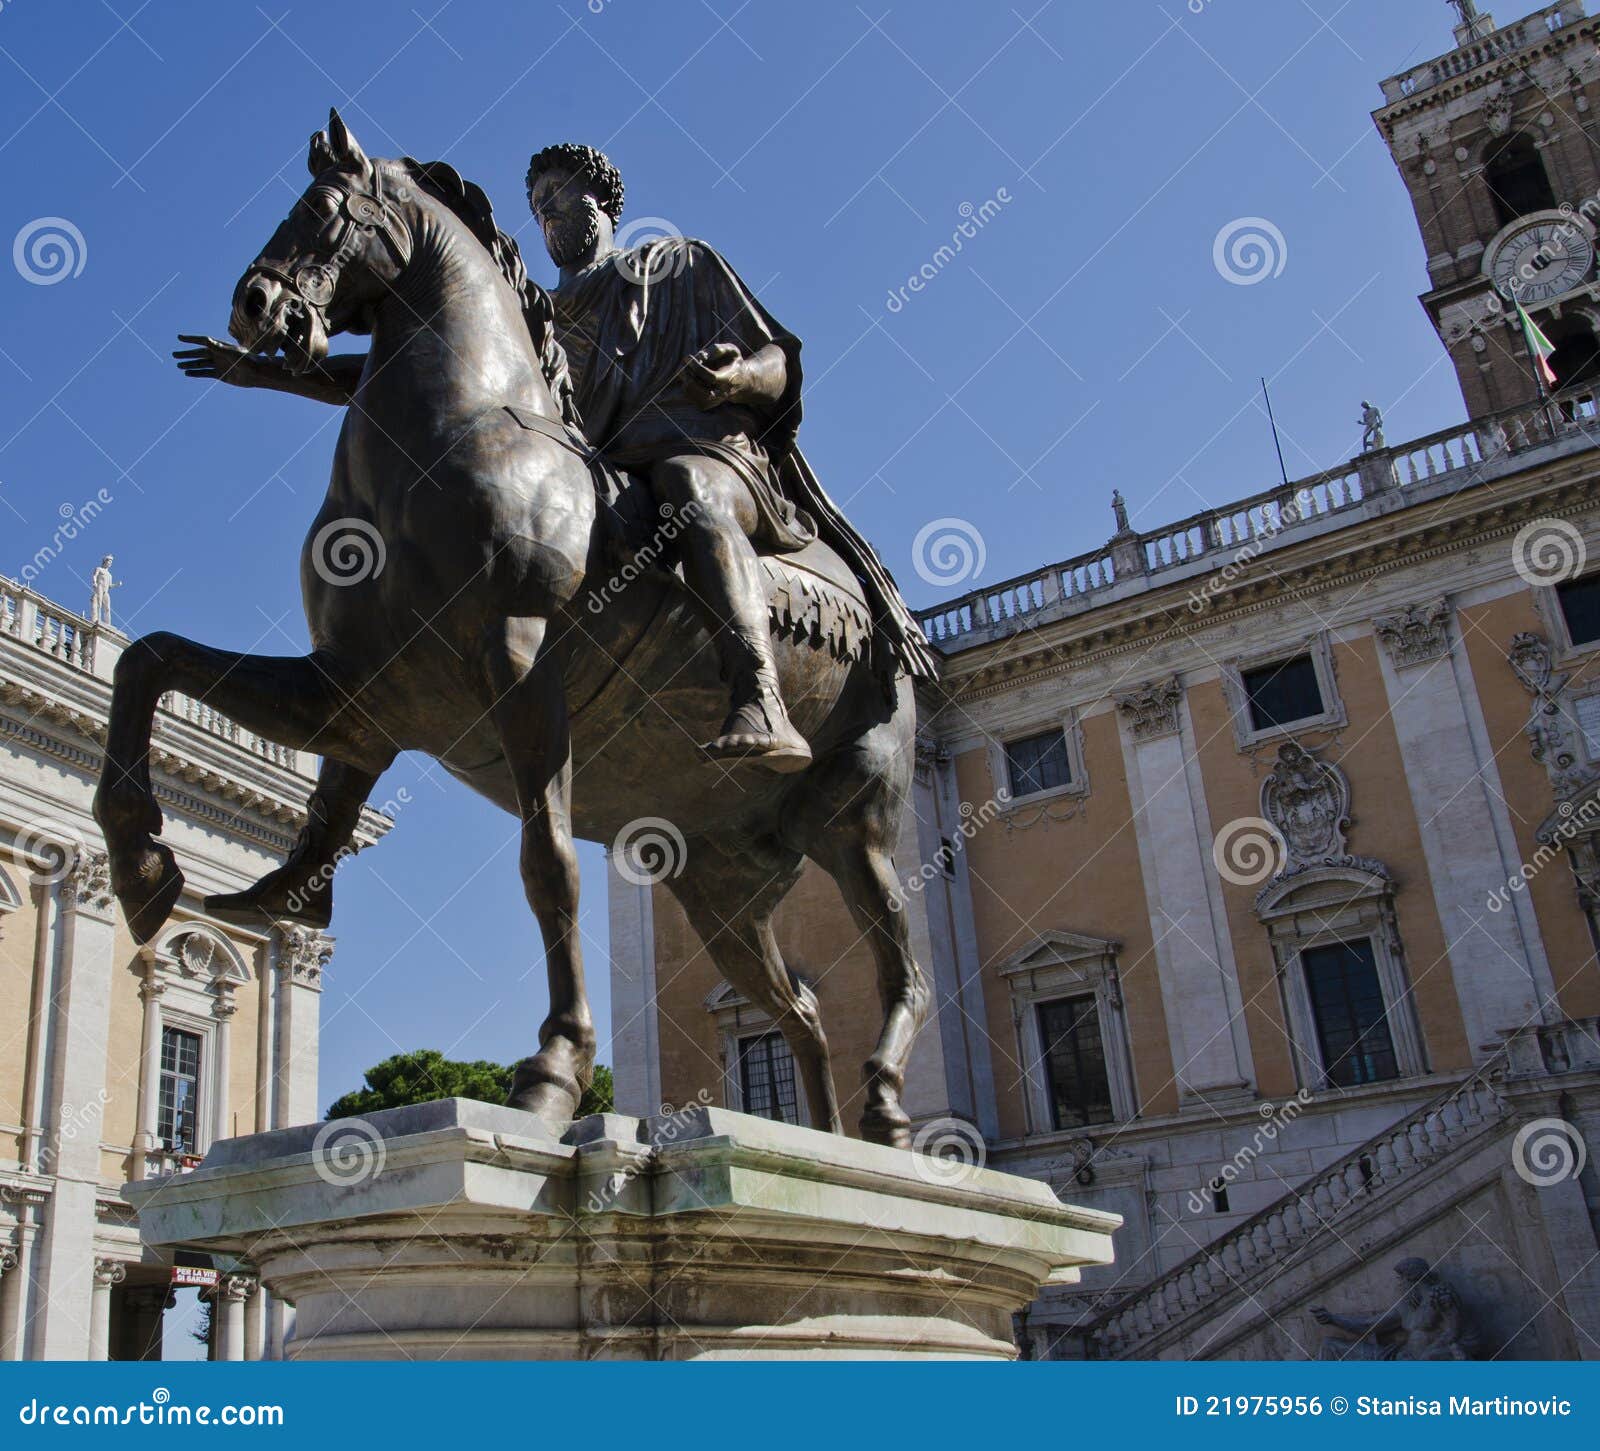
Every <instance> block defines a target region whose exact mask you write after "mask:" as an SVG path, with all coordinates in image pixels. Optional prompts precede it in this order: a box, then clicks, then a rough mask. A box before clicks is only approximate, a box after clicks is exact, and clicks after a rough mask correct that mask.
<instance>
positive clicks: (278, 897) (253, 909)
mask: <svg viewBox="0 0 1600 1451" xmlns="http://www.w3.org/2000/svg"><path fill="white" fill-rule="evenodd" d="M280 871H281V868H280ZM278 875H279V873H278V872H273V873H271V874H270V875H269V876H265V877H263V878H262V879H261V880H260V881H259V882H257V883H256V884H255V885H254V886H253V887H247V888H245V890H244V891H242V892H220V893H218V894H217V895H216V896H214V897H207V898H206V901H205V908H206V912H207V914H208V915H209V916H212V917H216V918H217V919H219V920H220V921H223V922H232V923H234V924H235V925H236V926H239V927H260V926H261V925H262V924H263V923H268V924H270V923H273V922H294V923H298V924H299V925H300V926H302V927H313V928H316V929H317V930H318V931H319V932H320V931H322V930H323V929H324V928H326V927H327V926H328V925H329V923H331V922H332V921H333V888H332V886H331V884H329V883H326V882H324V883H320V884H315V885H313V884H312V883H310V882H294V883H291V882H289V881H288V880H287V878H285V879H284V880H282V881H279V880H275V879H276V878H277V877H278Z"/></svg>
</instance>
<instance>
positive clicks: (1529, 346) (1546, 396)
mask: <svg viewBox="0 0 1600 1451" xmlns="http://www.w3.org/2000/svg"><path fill="white" fill-rule="evenodd" d="M1513 301H1514V302H1515V303H1516V308H1517V331H1518V332H1519V333H1521V334H1522V346H1523V350H1524V351H1525V352H1526V353H1527V355H1528V364H1529V366H1530V367H1531V368H1532V369H1533V386H1534V387H1535V388H1537V389H1538V390H1539V407H1540V411H1541V412H1542V413H1543V414H1544V426H1545V427H1546V428H1547V429H1549V430H1550V437H1551V438H1552V439H1553V438H1554V437H1555V436H1556V421H1555V419H1554V417H1552V416H1551V413H1550V390H1549V388H1547V387H1546V386H1545V381H1544V373H1543V371H1542V370H1541V369H1540V367H1539V354H1538V353H1537V352H1536V351H1535V350H1534V346H1533V338H1532V336H1531V334H1530V333H1529V331H1528V328H1529V325H1530V324H1532V323H1533V319H1532V318H1531V317H1529V316H1528V310H1527V308H1525V307H1524V306H1523V305H1522V300H1521V298H1514V299H1513ZM1546 366H1548V364H1547V365H1546Z"/></svg>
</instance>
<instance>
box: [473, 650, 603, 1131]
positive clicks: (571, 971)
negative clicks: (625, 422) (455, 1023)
mask: <svg viewBox="0 0 1600 1451" xmlns="http://www.w3.org/2000/svg"><path fill="white" fill-rule="evenodd" d="M544 633H545V623H544V621H543V620H526V619H524V620H511V621H508V622H507V623H506V624H505V626H504V627H503V632H502V631H499V630H497V632H496V634H497V638H496V639H495V640H494V641H493V642H491V644H490V646H489V656H490V658H489V677H490V687H491V689H492V690H493V692H494V701H495V703H494V705H493V707H492V714H493V717H494V721H495V726H496V728H497V730H498V731H499V735H500V744H501V748H502V749H503V750H504V751H505V756H506V763H507V765H508V766H509V767H510V770H511V774H512V779H513V781H514V783H515V786H516V792H517V805H518V810H519V812H520V814H521V817H522V856H521V862H520V866H521V870H522V885H523V890H524V891H526V893H527V895H528V905H529V906H531V907H532V908H533V914H534V916H535V917H537V918H538V921H539V932H540V935H541V936H542V937H543V939H544V955H545V970H546V973H547V974H548V977H549V983H550V1012H549V1015H548V1016H547V1017H546V1018H545V1020H544V1022H543V1023H542V1024H541V1025H540V1027H539V1051H538V1052H537V1053H536V1054H534V1055H533V1057H531V1058H524V1059H523V1060H522V1061H521V1062H520V1063H518V1064H517V1066H516V1071H515V1074H514V1075H513V1077H512V1081H511V1092H510V1094H509V1095H508V1097H507V1099H506V1102H507V1103H509V1104H510V1105H511V1107H513V1108H521V1109H526V1110H527V1111H528V1112H530V1113H536V1114H538V1115H539V1116H540V1117H541V1118H542V1119H544V1120H545V1122H546V1123H547V1124H549V1125H550V1126H551V1127H552V1128H556V1129H560V1128H562V1127H564V1126H565V1125H566V1124H567V1123H569V1122H570V1121H571V1120H572V1118H573V1115H574V1114H575V1113H576V1112H577V1109H578V1104H579V1102H580V1101H581V1099H582V1098H583V1092H584V1090H585V1089H586V1088H588V1086H589V1085H590V1083H591V1082H593V1080H594V1053H595V1036H594V1021H593V1019H592V1018H591V1017H590V1015H589V999H588V994H587V992H586V991H585V989H584V981H583V953H582V949H581V946H580V944H579V937H578V854H577V852H576V850H575V849H574V848H573V844H572V816H571V810H572V743H571V735H570V732H569V729H568V723H567V699H566V693H565V691H564V689H563V687H562V681H561V672H560V667H559V662H558V661H557V660H556V659H555V658H554V657H553V656H550V655H545V654H541V653H540V646H541V645H542V644H543V641H544Z"/></svg>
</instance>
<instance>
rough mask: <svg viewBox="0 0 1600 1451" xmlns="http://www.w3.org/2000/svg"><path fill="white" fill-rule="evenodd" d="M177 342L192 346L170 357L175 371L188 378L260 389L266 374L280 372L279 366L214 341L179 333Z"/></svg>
mask: <svg viewBox="0 0 1600 1451" xmlns="http://www.w3.org/2000/svg"><path fill="white" fill-rule="evenodd" d="M178 341H179V342H180V343H192V344H193V345H194V346H192V347H188V348H180V349H177V350H175V351H174V352H173V354H172V356H173V357H174V358H176V359H177V360H178V366H179V368H181V369H182V370H183V372H184V373H185V374H186V375H187V376H188V377H190V378H216V379H218V380H219V381H221V382H223V383H232V384H233V385H234V386H235V387H236V388H260V387H262V386H263V385H264V384H265V383H266V382H267V378H268V375H269V374H272V373H276V372H279V371H281V367H280V365H279V364H277V363H275V362H273V361H272V360H271V359H268V358H263V357H261V356H259V355H258V354H255V353H252V352H250V351H249V350H248V349H247V348H239V347H235V346H234V345H233V344H232V343H225V342H221V341H220V340H219V339H217V338H208V337H205V336H203V335H200V334H196V333H179V334H178Z"/></svg>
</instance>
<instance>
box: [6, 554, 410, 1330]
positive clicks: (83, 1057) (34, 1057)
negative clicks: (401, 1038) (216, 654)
mask: <svg viewBox="0 0 1600 1451" xmlns="http://www.w3.org/2000/svg"><path fill="white" fill-rule="evenodd" d="M127 643H128V641H127V637H126V636H124V635H122V634H121V633H120V632H119V631H117V630H115V629H112V628H111V627H110V626H109V625H105V624H99V625H96V624H91V623H90V621H89V620H87V619H86V618H84V617H83V616H81V615H78V614H75V613H73V612H72V611H70V610H66V609H63V608H62V607H61V606H59V605H56V604H53V603H52V602H51V601H49V600H48V599H47V598H45V597H44V596H43V595H41V594H39V593H37V592H36V591H34V590H32V589H29V588H25V587H23V586H22V585H19V584H17V583H15V582H13V581H11V580H8V579H4V578H0V1359H14V1360H22V1359H27V1360H37V1359H67V1360H76V1359H84V1358H86V1357H87V1358H89V1359H106V1358H110V1359H117V1360H159V1359H161V1358H162V1343H163V1333H162V1321H163V1316H164V1314H165V1312H166V1310H168V1309H169V1308H171V1305H172V1302H173V1292H174V1288H175V1286H178V1285H199V1286H201V1287H202V1289H203V1291H204V1293H205V1294H206V1295H207V1296H209V1297H211V1298H212V1299H213V1300H214V1302H215V1312H214V1314H213V1317H212V1320H213V1345H212V1354H213V1355H215V1356H216V1357H218V1358H222V1359H243V1358H246V1357H248V1358H252V1359H254V1358H261V1357H272V1356H275V1355H276V1354H277V1353H278V1348H279V1347H280V1346H281V1345H282V1342H283V1337H284V1332H285V1328H286V1319H287V1315H288V1313H289V1311H288V1307H287V1306H284V1305H281V1304H276V1303H273V1302H271V1297H270V1296H268V1295H267V1294H266V1292H265V1291H262V1290H261V1289H260V1288H259V1286H258V1284H257V1282H256V1280H255V1279H254V1277H253V1276H252V1275H251V1274H250V1273H249V1272H248V1267H246V1266H234V1265H227V1264H223V1265H214V1264H212V1262H211V1261H210V1260H209V1259H206V1258H203V1257H199V1256H188V1257H184V1256H180V1257H179V1263H178V1264H176V1265H174V1264H169V1263H165V1262H160V1261H158V1260H157V1259H156V1257H155V1256H154V1255H153V1254H152V1253H150V1252H146V1251H144V1250H142V1248H141V1246H140V1243H139V1235H138V1231H137V1228H136V1226H135V1223H134V1218H133V1212H132V1209H131V1207H130V1206H129V1205H128V1204H127V1202H126V1201H125V1200H124V1199H123V1198H122V1195H121V1192H120V1191H121V1186H122V1185H123V1184H124V1183H125V1182H127V1181H129V1180H131V1179H140V1178H144V1177H146V1176H149V1175H155V1174H164V1173H171V1172H174V1171H179V1170H182V1169H183V1168H185V1167H187V1166H190V1165H192V1164H194V1163H197V1162H198V1160H199V1158H200V1156H202V1155H203V1154H204V1153H205V1151H206V1149H207V1147H208V1146H209V1145H210V1144H211V1143H212V1141H213V1140H215V1139H220V1138H226V1137H230V1136H232V1135H235V1134H248V1133H255V1132H258V1131H260V1130H262V1129H269V1128H280V1127H285V1126H287V1125H291V1124H300V1123H309V1122H314V1121H316V1120H317V1119H319V1118H320V1117H321V1108H320V1105H319V1104H318V1102H317V1038H318V1022H319V1000H320V994H321V979H322V973H323V971H324V969H325V968H326V966H327V963H328V960H329V958H330V957H331V955H332V951H333V942H332V939H331V938H329V937H327V936H325V935H324V934H321V933H316V932H313V931H310V930H309V929H305V928H288V929H277V928H274V929H272V930H263V931H260V932H254V931H249V930H245V929H242V928H239V927H234V926H225V925H223V924H221V923H218V922H215V921H209V920H207V918H206V916H205V913H204V911H203V909H202V906H201V901H202V899H203V898H204V897H206V896H207V895H209V894H211V893H217V892H229V891H237V890H239V889H241V888H242V887H244V886H247V885H248V884H249V883H251V882H253V881H254V880H256V879H257V878H258V877H259V876H261V875H262V874H263V873H264V872H266V871H268V870H270V869H271V868H272V867H273V866H275V865H276V864H277V863H278V862H279V861H281V860H282V859H283V857H284V855H285V854H286V853H287V852H288V850H289V847H290V845H291V844H292V842H293V840H294V836H295V833H296V831H297V830H298V828H299V826H300V825H301V824H302V823H303V822H304V819H305V801H306V797H307V795H308V793H309V791H310V789H311V786H312V784H313V781H314V779H315V775H316V764H317V763H316V761H315V759H314V758H313V757H310V756H307V755H306V754H305V753H303V752H297V751H292V750H288V749H286V748H284V747H282V746H278V745H275V744H273V743H271V742H269V741H266V740H263V739H262V738H260V737H258V736H256V735H254V734H252V733H251V732H249V731H247V730H244V729H243V728H242V727H240V726H239V725H237V724H236V723H235V722H233V721H231V720H228V719H227V718H226V717H224V716H221V715H219V714H218V713H217V712H215V711H213V710H211V709H210V708H209V707H208V706H205V705H203V704H201V703H200V702H198V701H195V700H191V699H189V698H187V697H185V696H182V695H178V694H171V695H168V696H165V697H163V700H162V705H161V709H160V710H159V712H158V714H157V719H156V729H155V744H154V748H153V750H152V755H151V766H152V772H153V776H154V782H155V789H156V795H157V797H158V798H159V800H160V802H161V806H162V810H163V812H164V814H165V818H166V821H165V826H164V828H163V840H165V841H166V842H167V843H168V844H170V845H171V846H172V847H173V849H174V850H175V851H176V853H177V855H178V859H179V862H180V864H181V866H182V868H183V871H184V874H185V877H186V879H187V886H186V890H185V893H184V896H183V898H182V900H181V901H180V902H179V904H178V906H177V908H176V910H175V911H174V913H173V917H172V920H171V921H170V922H169V924H168V925H167V927H166V928H165V929H164V930H163V932H162V933H161V934H160V936H159V937H158V938H157V939H156V940H155V941H153V942H151V943H150V944H149V945H147V946H145V947H139V946H137V945H136V944H135V943H134V942H133V940H132V939H131V938H130V937H129V935H128V930H127V926H126V924H125V923H124V922H123V921H122V920H121V917H120V915H119V913H118V912H117V910H116V904H115V901H114V899H113V897H112V895H111V890H110V881H109V876H108V871H107V866H106V855H105V851H104V843H103V841H102V840H101V838H100V835H99V828H98V826H97V825H96V824H95V821H94V818H93V816H92V815H91V814H90V803H91V799H92V797H93V793H94V787H95V784H96V781H97V779H98V774H99V770H100V763H101V757H102V750H103V743H104V740H105V728H106V716H107V709H108V706H109V703H110V693H111V675H112V670H113V668H114V666H115V664H116V661H117V658H118V656H119V655H120V654H121V652H122V650H123V648H124V646H126V644H127ZM388 824H389V823H388V821H387V820H386V819H385V818H383V817H381V816H378V815H377V814H376V813H372V812H369V813H367V815H366V817H365V818H364V820H363V824H362V828H361V832H360V841H361V843H362V844H367V843H370V842H371V841H373V840H375V839H376V838H377V836H378V835H380V834H381V833H382V832H383V831H384V830H386V829H387V827H388ZM184 1259H188V1261H189V1263H187V1264H185V1263H183V1260H184ZM170 1333H171V1332H170V1331H169V1334H170Z"/></svg>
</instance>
